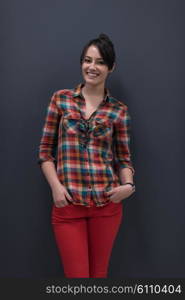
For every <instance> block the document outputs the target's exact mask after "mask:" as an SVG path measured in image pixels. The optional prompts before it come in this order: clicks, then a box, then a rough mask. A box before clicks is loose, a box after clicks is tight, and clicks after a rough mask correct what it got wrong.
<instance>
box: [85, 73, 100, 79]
mask: <svg viewBox="0 0 185 300" xmlns="http://www.w3.org/2000/svg"><path fill="white" fill-rule="evenodd" d="M87 75H88V76H89V77H91V78H95V77H97V76H99V74H96V73H91V72H87Z"/></svg>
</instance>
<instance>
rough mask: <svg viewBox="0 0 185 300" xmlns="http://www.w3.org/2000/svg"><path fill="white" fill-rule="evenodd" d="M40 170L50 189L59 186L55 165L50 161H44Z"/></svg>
mask: <svg viewBox="0 0 185 300" xmlns="http://www.w3.org/2000/svg"><path fill="white" fill-rule="evenodd" d="M41 170H42V172H43V174H44V176H45V178H46V180H47V182H48V184H49V185H50V187H51V189H53V188H55V187H57V186H59V185H61V182H60V180H59V179H58V175H57V172H56V168H55V164H54V162H52V161H44V162H42V164H41Z"/></svg>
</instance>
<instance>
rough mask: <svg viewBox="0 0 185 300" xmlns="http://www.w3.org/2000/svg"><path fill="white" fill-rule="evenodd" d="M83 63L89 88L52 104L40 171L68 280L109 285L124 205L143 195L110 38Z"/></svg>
mask: <svg viewBox="0 0 185 300" xmlns="http://www.w3.org/2000/svg"><path fill="white" fill-rule="evenodd" d="M80 62H81V70H82V75H83V79H84V82H83V83H81V84H79V85H78V86H76V87H75V88H73V89H63V90H59V91H56V92H55V93H54V94H53V96H52V98H51V101H50V103H49V106H48V110H47V114H46V119H45V124H44V127H43V133H42V138H41V141H40V147H39V159H38V163H39V165H40V166H41V169H42V172H43V174H44V176H45V178H46V179H47V181H48V183H49V185H50V187H51V191H52V196H53V206H52V213H51V222H52V228H53V232H54V236H55V239H56V244H57V246H58V249H59V254H60V258H61V263H62V264H63V268H64V274H65V277H67V278H77V277H79V278H97V277H101V278H106V277H107V274H108V266H109V260H110V256H111V252H112V248H113V244H114V241H115V238H116V236H117V233H118V230H119V227H120V224H121V220H122V209H123V207H122V200H123V199H125V198H127V197H129V196H130V195H131V194H132V193H133V192H134V191H135V185H134V183H133V175H134V173H135V170H134V168H133V164H132V162H131V154H130V149H129V143H130V132H129V129H130V115H129V113H128V107H127V106H126V105H125V104H124V103H123V102H121V101H118V100H117V99H115V98H113V97H112V96H111V94H110V92H109V91H108V89H107V88H105V83H106V79H107V77H108V75H109V74H110V73H111V72H113V70H114V68H115V51H114V46H113V44H112V42H111V41H110V39H109V37H108V36H107V35H105V34H100V35H99V37H98V38H96V39H93V40H90V41H89V42H88V43H87V44H86V45H85V47H84V49H83V51H82V54H81V59H80ZM56 150H57V155H56Z"/></svg>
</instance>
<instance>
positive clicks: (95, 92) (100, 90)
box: [82, 83, 105, 97]
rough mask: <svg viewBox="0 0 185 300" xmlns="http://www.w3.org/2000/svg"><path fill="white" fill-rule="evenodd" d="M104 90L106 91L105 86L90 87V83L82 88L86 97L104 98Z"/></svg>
mask: <svg viewBox="0 0 185 300" xmlns="http://www.w3.org/2000/svg"><path fill="white" fill-rule="evenodd" d="M104 89H105V86H104V85H99V86H93V85H89V84H88V83H85V85H84V86H83V88H82V90H83V92H84V93H85V94H86V95H89V96H95V97H98V96H100V97H102V96H103V97H104Z"/></svg>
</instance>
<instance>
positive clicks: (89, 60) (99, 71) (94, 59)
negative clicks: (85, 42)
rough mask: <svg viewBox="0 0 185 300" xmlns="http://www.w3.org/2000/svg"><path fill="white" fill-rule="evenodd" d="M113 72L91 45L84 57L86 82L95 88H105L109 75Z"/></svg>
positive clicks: (83, 64) (83, 71) (83, 65)
mask: <svg viewBox="0 0 185 300" xmlns="http://www.w3.org/2000/svg"><path fill="white" fill-rule="evenodd" d="M110 72H112V70H109V69H108V66H107V65H106V64H105V63H104V60H103V58H102V56H101V54H100V52H99V50H98V48H97V47H96V46H94V45H91V46H90V47H89V48H88V49H87V51H86V53H85V56H84V59H83V62H82V75H83V78H84V81H85V82H86V83H88V84H91V85H93V86H95V85H96V86H101V85H102V86H104V84H105V80H106V78H107V76H108V74H109V73H110Z"/></svg>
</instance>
